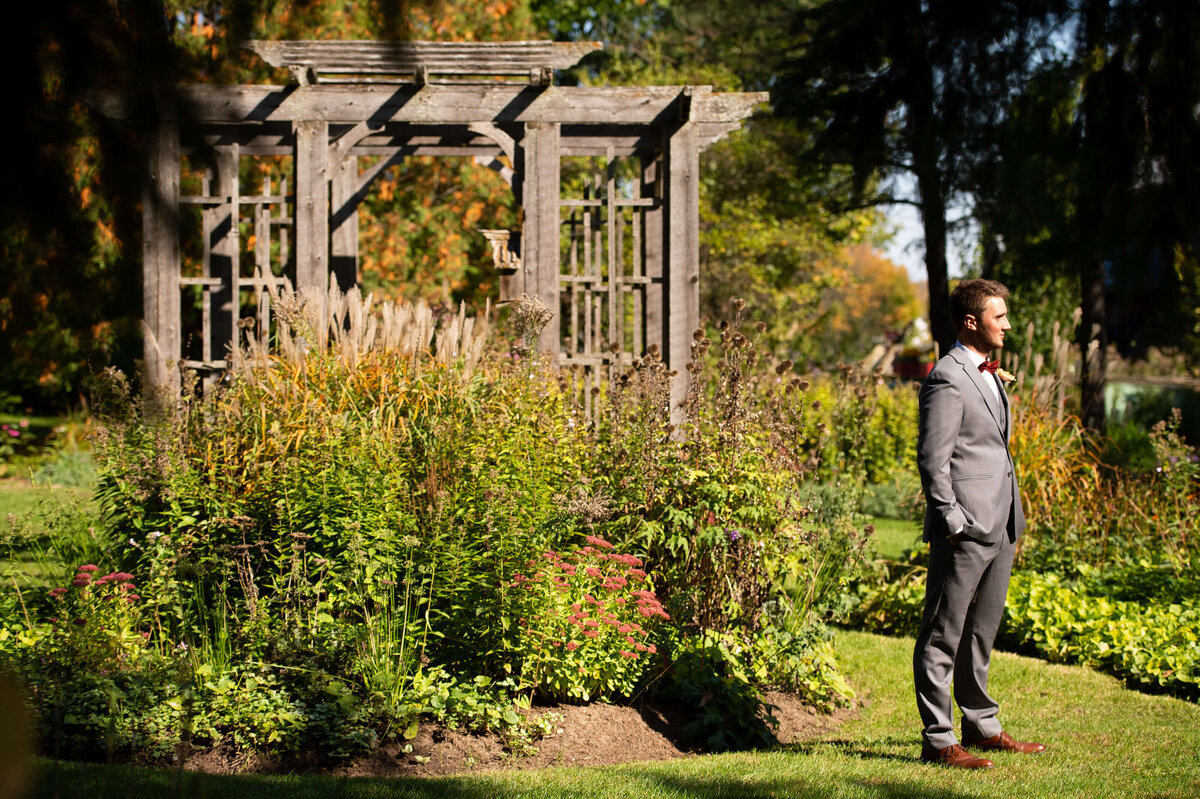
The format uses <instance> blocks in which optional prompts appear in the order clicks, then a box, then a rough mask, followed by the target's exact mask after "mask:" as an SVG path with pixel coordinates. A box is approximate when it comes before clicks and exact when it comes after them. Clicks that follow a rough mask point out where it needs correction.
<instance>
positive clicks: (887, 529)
mask: <svg viewBox="0 0 1200 799" xmlns="http://www.w3.org/2000/svg"><path fill="white" fill-rule="evenodd" d="M871 524H873V525H875V538H874V546H875V555H876V557H879V558H882V559H884V560H896V559H898V558H899V557H900V556H901V555H903V554H904V550H906V549H912V548H913V547H915V546H917V545H918V544H920V543H921V525H920V524H919V523H918V522H914V521H910V520H908V519H887V518H884V517H882V516H876V517H873V518H872V519H871Z"/></svg>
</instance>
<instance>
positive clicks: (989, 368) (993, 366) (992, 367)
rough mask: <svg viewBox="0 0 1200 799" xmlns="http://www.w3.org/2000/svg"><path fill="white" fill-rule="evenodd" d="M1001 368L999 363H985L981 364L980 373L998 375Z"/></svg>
mask: <svg viewBox="0 0 1200 799" xmlns="http://www.w3.org/2000/svg"><path fill="white" fill-rule="evenodd" d="M999 368H1000V362H999V361H984V362H983V363H981V364H979V371H980V372H981V373H982V372H991V373H992V374H996V370H997V369H999Z"/></svg>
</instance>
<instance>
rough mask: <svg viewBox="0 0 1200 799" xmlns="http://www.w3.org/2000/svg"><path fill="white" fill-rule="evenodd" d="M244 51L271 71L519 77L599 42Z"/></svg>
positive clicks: (338, 44)
mask: <svg viewBox="0 0 1200 799" xmlns="http://www.w3.org/2000/svg"><path fill="white" fill-rule="evenodd" d="M246 47H247V48H248V49H250V50H252V51H254V52H255V53H257V54H258V55H259V57H261V58H262V59H263V60H264V61H266V62H267V63H268V64H270V65H271V66H273V67H287V68H292V67H302V68H305V69H308V70H312V71H313V72H315V73H316V74H317V76H318V77H319V76H320V75H322V74H356V75H359V74H361V75H373V74H374V75H378V74H387V75H417V74H423V75H432V74H444V75H523V76H528V75H529V74H530V72H531V70H541V69H543V68H550V69H568V68H570V67H573V66H575V64H577V63H579V60H580V59H581V58H583V57H584V56H585V55H588V54H589V53H593V52H595V51H596V50H600V49H602V48H603V47H604V45H603V44H601V43H600V42H552V41H524V42H422V41H405V42H380V41H354V40H343V41H311V40H307V41H263V40H257V39H256V40H251V41H249V42H247V43H246Z"/></svg>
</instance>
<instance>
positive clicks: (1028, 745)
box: [963, 732, 1046, 755]
mask: <svg viewBox="0 0 1200 799" xmlns="http://www.w3.org/2000/svg"><path fill="white" fill-rule="evenodd" d="M963 746H969V747H971V748H972V749H986V750H988V751H992V752H1020V753H1021V754H1023V755H1036V754H1038V753H1039V752H1045V751H1046V746H1045V745H1044V744H1039V743H1033V742H1025V741H1014V740H1013V737H1012V736H1011V735H1009V734H1008V733H1006V732H1002V733H1000V734H999V735H993V736H992V737H991V738H984V739H983V740H982V741H963Z"/></svg>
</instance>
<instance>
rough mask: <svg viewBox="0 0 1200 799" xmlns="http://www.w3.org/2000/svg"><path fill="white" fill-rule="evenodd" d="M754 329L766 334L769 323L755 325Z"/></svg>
mask: <svg viewBox="0 0 1200 799" xmlns="http://www.w3.org/2000/svg"><path fill="white" fill-rule="evenodd" d="M754 328H755V329H756V330H757V331H758V332H759V333H766V332H767V323H766V322H759V323H758V324H757V325H755V326H754Z"/></svg>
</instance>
